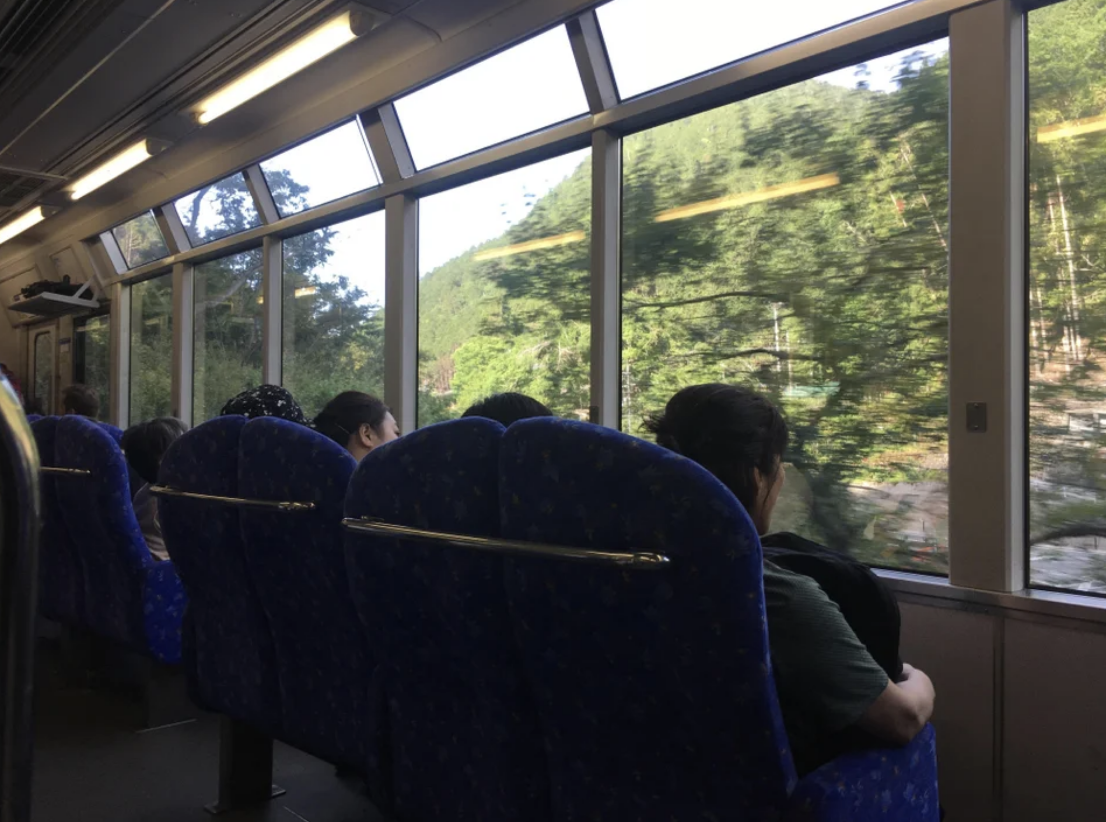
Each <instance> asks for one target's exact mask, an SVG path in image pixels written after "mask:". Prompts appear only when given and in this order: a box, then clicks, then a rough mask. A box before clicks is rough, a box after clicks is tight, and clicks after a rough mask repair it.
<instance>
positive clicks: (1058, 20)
mask: <svg viewBox="0 0 1106 822" xmlns="http://www.w3.org/2000/svg"><path fill="white" fill-rule="evenodd" d="M1102 13H1103V12H1102V3H1101V2H1098V1H1097V0H1095V1H1094V2H1091V0H1069V2H1065V3H1060V4H1057V5H1055V6H1049V7H1048V8H1044V9H1040V10H1038V11H1033V12H1030V14H1029V25H1028V28H1029V138H1030V152H1029V237H1030V249H1029V279H1028V293H1027V295H1026V297H1027V300H1028V303H1029V314H1028V317H1029V329H1028V334H1029V341H1028V342H1029V363H1028V367H1029V463H1030V474H1029V512H1030V516H1029V541H1030V581H1031V584H1033V585H1036V586H1044V587H1052V588H1068V589H1076V590H1080V591H1091V592H1097V593H1106V513H1104V512H1106V371H1104V370H1103V369H1104V367H1106V234H1104V232H1103V225H1104V220H1106V98H1104V96H1103V91H1104V90H1106V84H1104V83H1103V76H1104V75H1106V60H1104V59H1103V54H1104V53H1106V28H1104V27H1103V24H1102Z"/></svg>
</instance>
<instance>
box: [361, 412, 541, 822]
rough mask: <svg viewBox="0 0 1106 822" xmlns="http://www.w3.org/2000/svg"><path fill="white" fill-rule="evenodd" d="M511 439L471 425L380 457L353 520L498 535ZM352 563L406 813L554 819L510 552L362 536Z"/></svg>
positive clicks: (432, 430)
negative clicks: (502, 468)
mask: <svg viewBox="0 0 1106 822" xmlns="http://www.w3.org/2000/svg"><path fill="white" fill-rule="evenodd" d="M502 433H503V429H502V428H501V427H500V426H499V425H498V424H497V423H494V422H491V421H489V420H483V419H463V420H457V421H454V422H447V423H442V424H440V425H433V426H430V427H428V428H424V429H421V430H419V431H417V432H415V433H413V434H409V435H408V436H406V437H404V438H402V439H401V440H398V441H396V442H393V443H390V444H388V445H387V446H385V447H383V448H379V449H377V450H375V451H373V452H372V453H371V454H369V455H368V456H367V457H366V458H365V459H364V460H363V461H362V462H361V465H360V466H359V467H358V469H357V471H356V472H355V473H354V476H353V480H352V482H351V484H350V489H349V495H348V497H347V501H346V513H347V515H348V516H350V517H358V518H360V517H370V518H379V519H382V520H384V521H386V522H388V523H392V524H398V525H408V526H415V527H420V528H430V529H437V530H443V531H450V532H460V533H464V534H475V535H482V536H489V535H494V534H495V533H496V532H497V531H498V520H499V516H498V502H497V488H498V483H497V475H498V460H499V443H500V438H501V437H502ZM346 558H347V562H348V565H349V568H350V580H351V585H352V586H353V596H354V603H355V605H356V606H357V609H358V613H359V614H360V616H361V620H362V622H363V624H364V626H365V630H366V633H367V636H368V639H369V643H370V646H371V648H372V649H373V650H374V652H375V656H376V658H377V659H378V660H379V667H378V668H377V672H378V673H377V681H378V682H379V683H380V684H381V685H382V686H383V689H384V693H385V696H386V699H387V704H388V718H387V721H388V730H389V735H390V739H391V743H392V744H391V750H392V762H391V767H392V774H393V775H392V785H393V793H394V797H393V802H394V811H395V816H396V817H397V818H399V819H405V820H417V821H418V822H435V820H450V822H460V821H461V820H479V822H517V821H518V820H526V821H527V822H540V820H543V819H547V818H549V800H548V789H547V786H546V781H545V765H544V756H543V754H542V749H541V739H540V734H539V732H538V726H537V717H536V713H535V711H534V707H533V705H532V700H531V698H530V697H529V694H528V690H527V687H526V683H525V681H524V680H523V677H522V670H521V667H520V665H519V661H518V658H517V653H516V651H515V646H514V640H513V636H512V632H511V627H510V616H509V614H508V612H507V602H506V596H505V592H504V587H503V564H502V563H503V560H502V558H501V557H499V556H496V555H493V554H484V553H477V552H473V551H469V550H465V549H457V548H451V547H449V546H444V545H438V544H434V545H428V544H425V543H419V542H414V541H408V540H394V539H387V538H379V537H366V536H359V535H355V534H350V535H348V536H347V538H346Z"/></svg>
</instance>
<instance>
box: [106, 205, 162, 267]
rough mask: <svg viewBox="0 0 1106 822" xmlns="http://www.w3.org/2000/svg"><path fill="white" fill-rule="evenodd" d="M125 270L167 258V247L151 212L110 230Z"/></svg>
mask: <svg viewBox="0 0 1106 822" xmlns="http://www.w3.org/2000/svg"><path fill="white" fill-rule="evenodd" d="M111 234H112V236H113V237H114V238H115V242H116V243H117V244H118V245H119V251H120V253H121V254H122V255H123V259H124V260H125V261H126V263H127V268H138V267H139V266H140V265H146V263H152V262H154V261H155V260H160V259H162V258H163V257H168V256H169V247H168V246H167V245H166V244H165V238H164V237H163V236H162V234H161V228H160V227H159V226H158V224H157V220H156V219H154V215H153V213H152V212H150V211H147V212H146V213H145V214H140V215H138V216H137V217H135V218H134V219H133V220H129V221H128V222H125V223H123V224H122V225H117V226H116V227H115V228H113V229H112V230H111Z"/></svg>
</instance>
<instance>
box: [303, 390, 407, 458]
mask: <svg viewBox="0 0 1106 822" xmlns="http://www.w3.org/2000/svg"><path fill="white" fill-rule="evenodd" d="M389 413H390V412H389V411H388V406H386V405H385V404H384V403H383V402H382V401H381V400H379V399H377V398H376V397H374V396H373V395H372V394H365V393H364V392H361V391H343V392H342V393H341V394H339V395H338V396H337V397H335V398H334V399H332V400H331V401H330V402H328V403H327V404H326V407H325V408H323V410H322V411H320V412H319V416H317V417H315V422H314V423H313V425H314V428H315V430H316V431H318V432H319V433H320V434H322V435H323V436H325V437H329V438H330V439H332V440H334V442H336V443H338V444H339V445H340V446H342V447H343V448H345V447H346V446H347V445H348V444H349V438H350V437H352V436H353V435H354V434H356V433H357V431H358V430H359V429H360V428H361V426H362V425H367V426H369V427H370V428H371V429H372V430H373V431H375V432H376V433H377V434H380V433H381V426H382V425H383V424H384V418H385V417H387V416H388V414H389Z"/></svg>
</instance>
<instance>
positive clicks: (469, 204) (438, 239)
mask: <svg viewBox="0 0 1106 822" xmlns="http://www.w3.org/2000/svg"><path fill="white" fill-rule="evenodd" d="M590 221H591V161H590V156H589V153H588V152H587V151H578V152H575V153H573V154H568V155H565V156H563V157H556V158H554V159H551V160H546V161H544V162H542V163H538V164H536V165H532V166H528V167H526V168H521V169H518V170H516V171H511V172H508V173H506V174H500V175H499V176H497V177H491V178H489V179H487V180H481V181H480V182H477V183H471V184H469V185H466V186H462V187H461V188H457V189H454V190H452V191H446V192H443V193H441V194H435V195H433V196H431V197H426V198H425V199H423V200H422V201H421V202H420V204H419V275H420V281H419V360H420V367H419V424H420V425H425V424H427V423H431V422H437V421H439V420H443V419H449V418H451V417H456V416H458V415H460V414H461V413H462V412H463V411H464V410H465V409H466V408H467V407H468V406H469V405H471V404H472V403H473V402H475V401H476V400H478V399H480V398H481V397H483V396H485V395H487V394H491V393H493V392H496V391H521V392H524V393H526V394H530V395H532V396H534V397H536V398H538V399H540V400H542V401H543V402H545V403H546V404H547V405H549V406H550V407H551V408H552V409H553V410H554V411H555V412H556V413H558V414H560V415H564V416H581V417H586V414H587V408H588V402H589V395H588V382H589V363H590V350H589V346H590V343H591V326H590V319H589V311H590V305H591V303H590V299H591V298H590V292H589V288H588V261H589V244H588V241H587V239H588V231H589V228H590Z"/></svg>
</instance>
